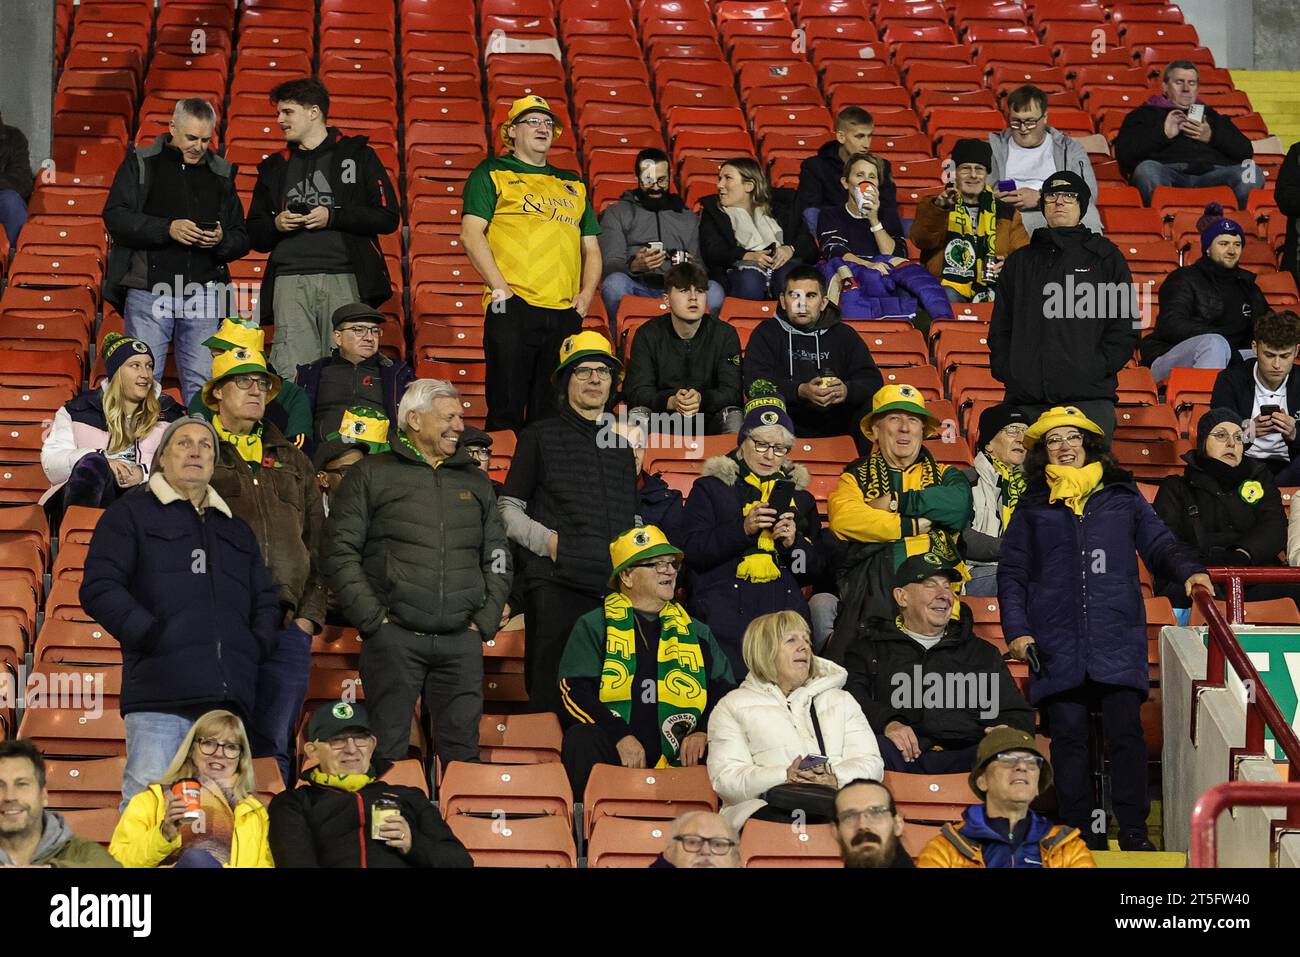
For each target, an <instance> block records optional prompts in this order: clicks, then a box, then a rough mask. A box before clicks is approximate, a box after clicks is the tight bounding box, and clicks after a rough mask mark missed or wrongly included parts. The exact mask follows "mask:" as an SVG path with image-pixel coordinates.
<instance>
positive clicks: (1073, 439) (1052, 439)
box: [1047, 432, 1083, 449]
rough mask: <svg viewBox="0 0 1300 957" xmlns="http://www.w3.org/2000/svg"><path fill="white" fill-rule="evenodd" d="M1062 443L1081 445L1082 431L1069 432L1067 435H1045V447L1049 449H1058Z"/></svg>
mask: <svg viewBox="0 0 1300 957" xmlns="http://www.w3.org/2000/svg"><path fill="white" fill-rule="evenodd" d="M1062 445H1083V433H1081V432H1071V433H1070V434H1069V435H1049V436H1048V437H1047V447H1048V448H1049V449H1058V448H1060V447H1061V446H1062Z"/></svg>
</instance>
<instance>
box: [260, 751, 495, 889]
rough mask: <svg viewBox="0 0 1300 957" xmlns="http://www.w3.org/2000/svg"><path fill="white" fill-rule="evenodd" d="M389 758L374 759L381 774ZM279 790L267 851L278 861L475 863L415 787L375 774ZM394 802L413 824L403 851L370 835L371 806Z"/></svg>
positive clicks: (377, 864)
mask: <svg viewBox="0 0 1300 957" xmlns="http://www.w3.org/2000/svg"><path fill="white" fill-rule="evenodd" d="M391 766H392V765H391V763H390V762H387V761H383V760H378V759H377V760H376V761H375V763H374V768H373V770H374V772H376V773H378V774H379V775H381V776H382V775H383V773H384V772H385V771H387V770H388V769H389V768H390V767H391ZM309 775H310V772H306V773H304V775H303V779H304V780H305V781H307V782H308V783H307V784H305V785H304V786H302V787H298V788H290V789H289V790H287V791H281V792H280V793H279V794H277V795H276V796H275V797H274V798H272V799H271V805H270V807H269V808H268V809H267V810H268V813H269V815H270V818H271V828H270V840H271V855H272V856H273V857H274V858H275V866H276V867H473V866H474V861H473V859H472V858H471V857H470V856H469V851H467V850H465V846H464V845H463V844H461V843H460V841H458V840H456V836H455V835H454V834H452V833H451V828H449V827H447V823H446V822H445V821H444V820H443V819H442V815H441V814H439V813H438V809H437V808H435V807H434V806H433V804H432V803H430V801H429V799H428V798H427V797H425V796H424V794H423V793H422V792H421V791H419V790H417V789H416V788H411V787H405V786H403V785H400V784H389V783H387V782H386V781H382V780H378V781H375V782H374V783H372V784H367V785H366V786H365V787H363V788H362V789H361V790H360V791H356V792H349V791H344V790H342V789H341V788H331V787H325V786H323V785H320V784H316V783H314V782H312V781H311V778H310V777H309ZM381 797H384V798H389V799H391V800H394V801H396V802H397V803H398V805H399V806H400V809H401V813H402V817H404V818H406V821H407V823H408V824H410V825H411V850H410V851H409V852H408V853H406V854H402V853H401V852H400V851H398V850H397V849H396V848H392V847H389V846H388V845H387V844H386V843H384V842H383V841H376V840H375V839H374V838H372V837H371V836H370V826H371V820H370V810H371V808H372V807H373V806H374V803H375V801H376V800H378V799H379V798H381Z"/></svg>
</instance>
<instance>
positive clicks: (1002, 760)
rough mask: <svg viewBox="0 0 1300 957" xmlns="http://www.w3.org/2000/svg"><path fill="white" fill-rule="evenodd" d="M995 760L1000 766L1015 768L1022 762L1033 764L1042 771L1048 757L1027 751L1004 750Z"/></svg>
mask: <svg viewBox="0 0 1300 957" xmlns="http://www.w3.org/2000/svg"><path fill="white" fill-rule="evenodd" d="M993 760H994V761H996V762H997V763H998V766H999V767H1004V768H1015V767H1019V766H1020V765H1021V764H1032V765H1034V766H1035V767H1037V768H1038V770H1040V771H1041V770H1042V769H1043V765H1044V764H1046V763H1047V760H1046V758H1043V757H1040V756H1039V755H1037V754H1029V753H1028V752H1026V751H1002V752H1000V753H999V754H997V755H996V756H995V757H994V758H993Z"/></svg>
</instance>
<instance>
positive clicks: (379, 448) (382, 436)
mask: <svg viewBox="0 0 1300 957" xmlns="http://www.w3.org/2000/svg"><path fill="white" fill-rule="evenodd" d="M388 425H389V422H388V416H387V415H386V414H385V413H383V412H382V411H380V410H379V409H376V408H373V407H371V406H368V405H354V406H351V407H350V408H349V409H348V410H347V411H346V412H344V413H343V419H342V420H341V421H340V422H339V430H338V431H337V432H331V433H330V434H329V435H327V436H325V438H326V440H329V439H339V440H340V441H342V442H343V443H345V444H347V445H360V446H364V447H365V448H366V449H367V450H369V451H370V452H387V451H388Z"/></svg>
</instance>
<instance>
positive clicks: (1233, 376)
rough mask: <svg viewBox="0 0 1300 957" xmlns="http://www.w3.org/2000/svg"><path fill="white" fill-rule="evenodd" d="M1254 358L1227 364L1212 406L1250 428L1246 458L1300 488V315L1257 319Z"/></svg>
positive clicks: (1268, 315)
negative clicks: (1299, 359)
mask: <svg viewBox="0 0 1300 957" xmlns="http://www.w3.org/2000/svg"><path fill="white" fill-rule="evenodd" d="M1251 347H1252V348H1253V349H1254V352H1255V358H1253V359H1247V360H1246V361H1245V362H1239V363H1236V364H1234V365H1230V366H1228V367H1227V368H1226V369H1224V370H1223V371H1222V372H1220V373H1219V377H1218V378H1217V379H1215V380H1214V391H1213V393H1212V394H1211V399H1210V404H1211V406H1212V407H1214V408H1226V409H1231V410H1232V411H1233V412H1234V413H1236V414H1237V415H1238V416H1239V417H1240V418H1239V419H1238V421H1239V422H1241V424H1242V427H1243V429H1244V430H1245V441H1246V442H1247V443H1248V444H1247V446H1246V457H1247V458H1250V459H1253V460H1255V461H1258V462H1263V463H1264V464H1265V465H1267V466H1268V468H1269V471H1270V472H1271V473H1272V475H1273V481H1274V483H1275V484H1277V485H1278V486H1290V485H1300V464H1295V463H1300V436H1297V431H1296V420H1297V418H1298V417H1300V376H1297V375H1293V374H1292V373H1293V367H1294V365H1295V361H1296V354H1297V352H1300V317H1297V316H1296V314H1295V313H1294V312H1291V311H1289V310H1279V311H1277V312H1268V313H1265V314H1264V315H1262V316H1260V317H1259V318H1257V319H1256V320H1255V330H1254V338H1253V339H1252V341H1251Z"/></svg>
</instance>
